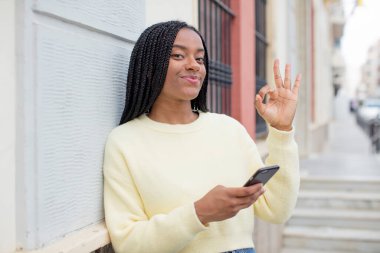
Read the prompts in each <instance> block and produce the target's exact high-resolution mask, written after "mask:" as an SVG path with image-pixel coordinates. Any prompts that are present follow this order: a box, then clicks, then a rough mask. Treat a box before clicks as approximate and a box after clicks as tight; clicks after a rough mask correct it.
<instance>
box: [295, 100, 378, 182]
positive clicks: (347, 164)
mask: <svg viewBox="0 0 380 253" xmlns="http://www.w3.org/2000/svg"><path fill="white" fill-rule="evenodd" d="M344 105H345V103H344ZM342 108H343V109H342ZM344 110H348V107H345V106H344V107H341V105H338V106H337V110H336V119H335V120H334V121H333V122H332V123H331V124H330V129H329V130H330V131H329V141H328V143H327V145H326V147H325V149H324V151H323V152H322V153H320V154H318V155H315V156H312V157H310V158H308V159H304V160H301V163H300V165H301V175H303V176H306V175H310V176H321V177H325V176H326V177H334V178H336V177H339V178H355V179H357V178H380V154H374V153H371V151H370V142H369V138H368V136H366V135H365V133H364V131H363V130H362V129H361V128H360V127H359V126H358V125H357V124H356V121H355V115H353V114H352V115H351V114H349V113H348V112H345V111H344Z"/></svg>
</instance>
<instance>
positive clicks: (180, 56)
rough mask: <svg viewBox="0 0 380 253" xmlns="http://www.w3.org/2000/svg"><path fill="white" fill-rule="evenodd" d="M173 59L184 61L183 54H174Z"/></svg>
mask: <svg viewBox="0 0 380 253" xmlns="http://www.w3.org/2000/svg"><path fill="white" fill-rule="evenodd" d="M172 57H173V58H174V59H183V55H181V54H172Z"/></svg>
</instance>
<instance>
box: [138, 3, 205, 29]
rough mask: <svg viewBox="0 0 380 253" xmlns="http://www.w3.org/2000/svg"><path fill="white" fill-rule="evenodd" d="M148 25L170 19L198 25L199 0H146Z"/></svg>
mask: <svg viewBox="0 0 380 253" xmlns="http://www.w3.org/2000/svg"><path fill="white" fill-rule="evenodd" d="M145 17H146V19H145V22H146V26H150V25H152V24H155V23H158V22H163V21H169V20H180V21H185V22H187V23H188V24H190V25H192V26H194V27H196V28H197V27H198V1H197V0H181V1H178V0H159V1H157V0H146V16H145Z"/></svg>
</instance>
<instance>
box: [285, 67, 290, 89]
mask: <svg viewBox="0 0 380 253" xmlns="http://www.w3.org/2000/svg"><path fill="white" fill-rule="evenodd" d="M290 75H291V71H290V64H286V65H285V79H284V87H285V89H290V86H291V84H292V82H291V80H290V79H291V78H290Z"/></svg>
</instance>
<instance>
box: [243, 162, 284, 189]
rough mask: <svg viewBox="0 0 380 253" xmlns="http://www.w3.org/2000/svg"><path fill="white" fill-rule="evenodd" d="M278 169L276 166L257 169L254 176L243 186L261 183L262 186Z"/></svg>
mask: <svg viewBox="0 0 380 253" xmlns="http://www.w3.org/2000/svg"><path fill="white" fill-rule="evenodd" d="M279 169H280V166H278V165H271V166H266V167H263V168H260V169H258V170H257V171H256V172H255V174H253V176H252V177H251V178H250V179H249V180H248V181H247V182H246V183H245V184H244V187H248V186H251V185H254V184H258V183H262V184H263V185H264V184H266V182H268V181H269V179H270V178H271V177H272V176H273V175H274V174H275V173H276V172H277V171H278V170H279Z"/></svg>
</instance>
